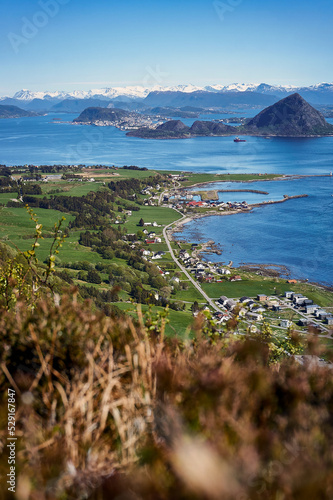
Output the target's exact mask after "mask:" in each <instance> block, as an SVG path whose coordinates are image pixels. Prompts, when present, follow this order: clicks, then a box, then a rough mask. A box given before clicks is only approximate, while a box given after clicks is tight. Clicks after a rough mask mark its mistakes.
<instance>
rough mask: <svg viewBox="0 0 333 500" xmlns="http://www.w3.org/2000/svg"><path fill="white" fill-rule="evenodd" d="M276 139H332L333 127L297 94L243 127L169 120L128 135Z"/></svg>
mask: <svg viewBox="0 0 333 500" xmlns="http://www.w3.org/2000/svg"><path fill="white" fill-rule="evenodd" d="M238 134H242V135H254V136H275V137H316V136H324V135H333V125H331V124H329V123H328V122H327V121H326V120H325V118H324V116H323V115H322V114H321V113H320V112H319V111H318V110H316V109H315V108H314V107H312V106H311V105H310V104H309V103H308V102H307V101H306V100H305V99H303V97H301V96H300V95H299V94H298V93H295V94H291V95H289V96H288V97H285V98H284V99H281V100H280V101H278V102H277V103H275V104H273V105H272V106H269V107H267V108H265V109H264V110H263V111H261V112H260V113H258V114H257V115H256V116H255V117H254V118H252V119H250V120H248V121H245V123H244V124H243V125H240V126H231V125H225V124H224V123H221V122H215V121H195V122H194V123H193V125H192V126H191V127H188V126H186V125H185V124H184V123H183V122H182V121H180V120H170V121H169V122H166V123H164V124H162V125H159V126H157V127H156V128H154V129H151V128H145V127H144V128H139V129H137V130H133V131H130V132H128V133H127V135H128V136H131V137H140V138H143V139H187V138H191V137H212V136H230V135H238Z"/></svg>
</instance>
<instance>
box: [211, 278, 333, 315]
mask: <svg viewBox="0 0 333 500" xmlns="http://www.w3.org/2000/svg"><path fill="white" fill-rule="evenodd" d="M235 272H237V270H235ZM202 288H203V290H204V291H205V292H206V293H207V294H208V295H209V297H211V298H218V297H220V296H221V295H226V296H227V297H232V298H239V297H243V296H248V297H255V296H256V295H257V294H259V293H263V294H266V295H275V294H277V295H282V294H284V292H286V291H288V290H291V291H295V292H298V293H302V294H303V295H305V296H307V297H308V298H309V299H311V300H313V301H314V302H315V303H316V304H318V305H319V306H321V307H330V306H331V307H332V306H333V293H332V292H327V291H326V290H321V289H319V288H317V287H314V286H313V285H310V284H303V283H297V284H292V285H290V284H289V283H286V281H283V280H279V281H276V280H274V279H270V278H262V279H261V280H258V277H256V278H253V279H247V280H242V281H234V282H230V281H223V282H222V283H204V284H203V286H202Z"/></svg>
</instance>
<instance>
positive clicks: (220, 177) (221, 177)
mask: <svg viewBox="0 0 333 500" xmlns="http://www.w3.org/2000/svg"><path fill="white" fill-rule="evenodd" d="M186 177H187V178H188V180H186V181H184V182H181V185H182V186H183V187H189V186H192V185H193V184H199V183H201V182H218V181H229V182H230V181H253V180H255V181H263V180H267V179H269V180H272V179H275V178H277V177H281V176H279V175H276V174H265V175H259V174H189V175H186Z"/></svg>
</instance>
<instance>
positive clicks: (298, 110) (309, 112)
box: [242, 93, 333, 137]
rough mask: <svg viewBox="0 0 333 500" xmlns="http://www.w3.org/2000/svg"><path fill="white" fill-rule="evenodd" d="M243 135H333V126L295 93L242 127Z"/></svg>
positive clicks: (266, 109)
mask: <svg viewBox="0 0 333 500" xmlns="http://www.w3.org/2000/svg"><path fill="white" fill-rule="evenodd" d="M242 133H249V134H255V135H257V134H258V135H261V134H262V135H266V134H271V135H277V136H288V137H293V136H297V137H298V136H312V135H331V134H332V135H333V125H330V124H329V123H327V121H326V120H325V118H324V116H323V115H322V114H321V113H320V112H319V111H317V110H316V109H315V108H313V107H312V106H311V105H310V104H309V103H308V102H307V101H305V99H303V97H301V96H300V95H299V94H297V93H295V94H292V95H290V96H288V97H285V98H284V99H281V100H280V101H278V102H277V103H275V104H274V105H273V106H269V107H268V108H265V109H264V110H263V111H261V112H260V113H259V114H258V115H256V116H255V117H254V118H252V119H251V120H249V121H248V123H247V124H246V125H245V126H244V127H242Z"/></svg>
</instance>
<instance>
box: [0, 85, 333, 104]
mask: <svg viewBox="0 0 333 500" xmlns="http://www.w3.org/2000/svg"><path fill="white" fill-rule="evenodd" d="M294 92H298V93H299V94H300V95H302V97H304V98H305V99H307V100H308V101H309V102H310V103H312V104H320V105H325V104H333V83H317V84H315V85H311V86H308V87H296V86H293V85H269V84H267V83H259V84H257V83H232V84H229V85H222V84H212V85H206V86H204V87H200V86H197V85H192V84H188V85H175V86H164V87H163V86H162V85H155V86H153V87H145V86H143V85H136V86H127V87H108V88H102V89H92V90H87V91H85V90H74V91H70V92H68V91H53V92H49V91H30V90H27V89H22V90H20V91H19V92H16V94H15V95H14V96H13V97H0V102H1V103H4V104H13V105H17V106H22V107H23V108H24V109H28V110H31V111H36V110H37V111H45V110H50V109H52V108H53V107H56V106H58V104H59V103H61V102H62V101H67V100H73V102H74V100H75V101H80V100H87V99H90V100H91V101H90V102H91V104H90V105H91V106H104V104H103V102H102V101H108V102H109V101H114V100H117V101H126V102H132V101H133V102H135V101H137V102H139V101H141V102H143V103H144V104H148V105H152V102H154V105H155V106H159V105H166V102H167V99H168V95H171V94H175V93H179V95H185V96H186V95H188V97H189V98H190V97H191V99H192V96H189V94H193V99H196V97H195V96H198V94H200V95H203V94H204V93H205V94H207V93H208V94H219V95H221V94H229V93H230V97H231V96H237V95H238V96H239V99H238V101H239V102H242V103H248V104H253V103H255V102H257V100H258V98H257V97H255V96H258V94H260V95H261V96H267V98H268V97H269V96H270V97H271V98H273V99H274V98H276V100H278V99H281V98H282V97H286V96H287V95H289V94H292V93H294ZM165 93H168V94H165ZM249 93H251V94H253V97H251V96H250V94H249ZM152 94H159V95H157V96H155V97H156V98H155V97H154V99H153V101H152V99H151V96H152ZM148 96H149V98H148V99H147V101H152V102H149V103H148V102H147V101H143V100H144V99H146V98H147V97H148ZM162 96H164V97H165V99H160V98H162ZM242 96H243V97H244V99H243V98H242ZM246 96H248V97H246ZM212 97H213V96H211V99H210V101H212V102H215V101H214V99H212ZM193 99H192V100H193ZM220 100H221V99H220ZM234 100H235V99H234ZM160 101H161V102H160ZM187 101H188V99H187V100H186V99H185V101H184V102H187ZM222 101H223V99H222ZM222 101H221V102H222ZM236 101H237V99H236ZM261 101H262V103H263V104H266V101H265V99H261ZM261 101H260V103H261ZM193 102H194V101H193ZM169 105H171V104H169ZM184 105H187V104H184ZM78 106H79V105H78ZM66 108H68V106H66ZM72 108H73V109H74V108H75V106H74V105H73V106H72ZM68 109H69V108H68Z"/></svg>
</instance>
